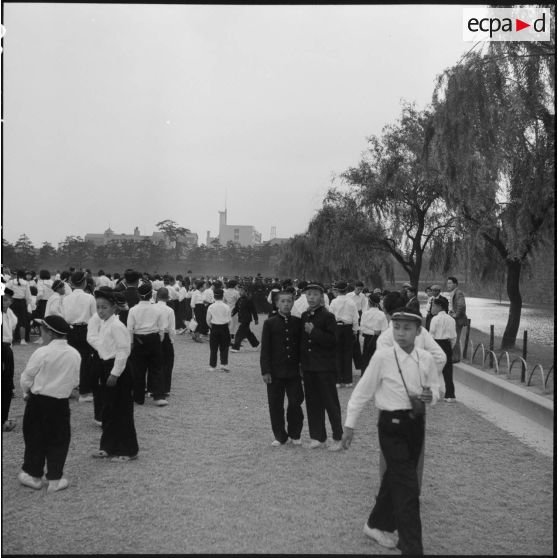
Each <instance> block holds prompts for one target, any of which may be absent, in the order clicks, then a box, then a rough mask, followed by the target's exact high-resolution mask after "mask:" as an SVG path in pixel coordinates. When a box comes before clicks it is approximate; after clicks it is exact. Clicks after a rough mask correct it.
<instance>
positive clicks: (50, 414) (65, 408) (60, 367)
mask: <svg viewBox="0 0 558 558" xmlns="http://www.w3.org/2000/svg"><path fill="white" fill-rule="evenodd" d="M39 323H40V324H41V335H42V337H43V339H44V340H45V342H46V345H45V346H44V347H41V348H39V349H37V350H36V351H35V352H34V353H33V354H32V355H31V358H30V359H29V362H28V363H27V366H26V367H25V370H24V371H23V372H22V374H21V378H20V384H21V389H22V391H23V398H24V400H26V401H27V405H26V407H25V413H24V416H23V439H24V441H25V456H24V460H23V466H22V468H21V469H22V470H21V472H20V473H19V475H18V479H19V482H20V483H21V484H23V485H24V486H28V487H30V488H34V489H35V490H39V489H40V488H41V487H42V484H43V483H42V476H43V470H44V465H45V461H46V465H47V473H46V478H47V481H48V489H47V492H56V491H57V490H63V489H64V488H67V487H68V481H67V480H66V479H65V478H63V476H62V474H63V470H64V464H65V463H66V456H67V455H68V449H69V447H70V437H71V430H70V405H69V399H70V395H71V394H72V390H73V389H74V388H75V387H77V385H78V383H79V368H80V362H81V357H80V355H79V352H78V351H77V350H76V349H74V348H73V347H71V346H70V345H68V342H67V340H66V336H67V335H68V333H69V332H70V325H69V324H68V323H67V322H66V321H65V320H64V318H62V317H60V316H47V317H46V318H45V319H44V320H39Z"/></svg>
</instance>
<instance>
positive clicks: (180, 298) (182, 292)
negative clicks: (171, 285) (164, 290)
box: [178, 287, 188, 302]
mask: <svg viewBox="0 0 558 558" xmlns="http://www.w3.org/2000/svg"><path fill="white" fill-rule="evenodd" d="M187 295H188V289H187V288H186V287H180V289H178V301H179V302H182V301H183V300H184V299H185V298H187Z"/></svg>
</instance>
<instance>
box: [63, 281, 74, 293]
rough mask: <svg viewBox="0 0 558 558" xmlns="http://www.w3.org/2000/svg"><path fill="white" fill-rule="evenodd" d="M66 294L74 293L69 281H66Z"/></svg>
mask: <svg viewBox="0 0 558 558" xmlns="http://www.w3.org/2000/svg"><path fill="white" fill-rule="evenodd" d="M64 294H65V295H69V294H72V287H70V285H68V283H66V282H65V281H64Z"/></svg>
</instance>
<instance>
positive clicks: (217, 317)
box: [207, 289, 232, 372]
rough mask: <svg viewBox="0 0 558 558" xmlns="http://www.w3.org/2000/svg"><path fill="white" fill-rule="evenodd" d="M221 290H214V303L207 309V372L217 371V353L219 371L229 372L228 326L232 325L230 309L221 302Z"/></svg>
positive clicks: (229, 335)
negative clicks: (208, 329)
mask: <svg viewBox="0 0 558 558" xmlns="http://www.w3.org/2000/svg"><path fill="white" fill-rule="evenodd" d="M223 295H224V293H223V289H215V291H214V293H213V297H214V298H215V302H214V303H213V304H211V305H209V307H208V309H207V325H208V326H209V327H210V328H211V332H210V334H209V370H210V371H214V370H216V369H217V351H219V355H220V359H221V370H222V371H223V372H228V371H229V366H228V365H229V346H230V344H231V333H230V330H229V326H230V325H231V324H232V318H231V309H230V307H229V305H228V304H226V303H225V302H223Z"/></svg>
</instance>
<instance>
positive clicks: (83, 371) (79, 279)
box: [62, 271, 97, 403]
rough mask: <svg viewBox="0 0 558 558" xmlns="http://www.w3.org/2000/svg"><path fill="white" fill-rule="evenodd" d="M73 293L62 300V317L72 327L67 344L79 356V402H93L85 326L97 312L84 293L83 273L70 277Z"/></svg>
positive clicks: (91, 299) (91, 296)
mask: <svg viewBox="0 0 558 558" xmlns="http://www.w3.org/2000/svg"><path fill="white" fill-rule="evenodd" d="M70 280H71V283H72V287H73V289H74V290H73V291H72V292H71V293H70V294H69V295H67V296H65V297H64V298H63V299H62V315H63V317H64V319H65V320H66V321H67V322H68V324H70V325H71V326H72V329H71V331H70V333H69V334H68V344H69V345H70V346H72V347H74V348H75V349H76V350H77V351H78V353H79V354H80V356H81V365H80V369H79V402H80V403H83V402H88V401H93V393H92V391H93V386H92V379H91V374H90V364H91V363H90V359H91V353H92V350H91V346H90V345H89V343H88V342H87V324H88V323H89V320H90V319H91V318H92V317H93V315H94V314H95V312H96V311H97V308H96V305H95V297H94V296H93V295H91V294H89V293H86V292H85V291H84V288H85V286H86V284H87V278H86V277H85V273H84V272H83V271H75V272H74V273H72V275H71V279H70Z"/></svg>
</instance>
